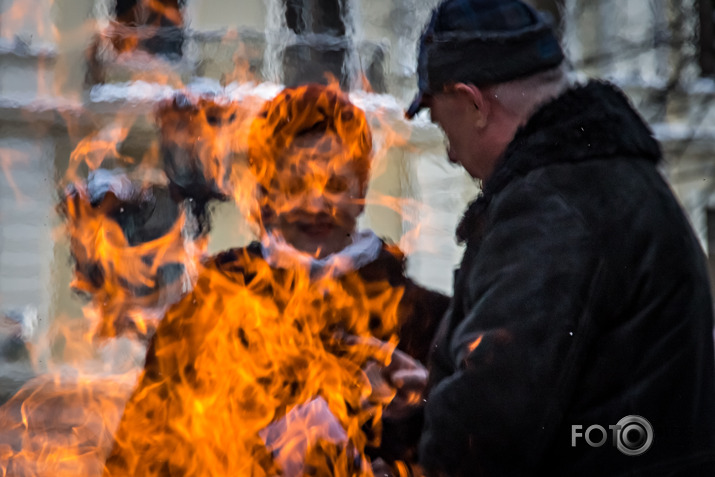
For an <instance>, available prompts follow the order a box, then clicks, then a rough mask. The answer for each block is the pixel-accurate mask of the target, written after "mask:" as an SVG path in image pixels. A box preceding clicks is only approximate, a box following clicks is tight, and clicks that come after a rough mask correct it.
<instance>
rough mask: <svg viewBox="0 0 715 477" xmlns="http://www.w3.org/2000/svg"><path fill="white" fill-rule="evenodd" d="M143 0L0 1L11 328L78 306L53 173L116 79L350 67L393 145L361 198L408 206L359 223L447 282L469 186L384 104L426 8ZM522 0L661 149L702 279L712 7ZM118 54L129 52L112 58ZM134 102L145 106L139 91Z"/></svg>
mask: <svg viewBox="0 0 715 477" xmlns="http://www.w3.org/2000/svg"><path fill="white" fill-rule="evenodd" d="M157 2H158V3H159V4H161V5H163V8H162V9H161V11H160V12H157V11H147V10H146V9H142V8H141V3H142V2H141V1H138V0H116V1H115V0H0V166H1V167H2V169H3V173H2V174H0V310H26V307H28V306H29V307H30V309H28V310H29V311H27V313H26V318H24V319H25V320H26V321H28V323H30V324H31V322H32V323H36V321H34V320H35V316H36V317H37V320H39V323H36V326H37V327H39V328H43V326H47V323H46V322H47V321H49V320H50V318H51V317H53V316H55V315H56V314H58V313H78V312H79V311H78V305H77V304H76V303H74V302H73V301H72V300H71V299H70V298H69V293H68V291H67V289H68V287H67V284H68V281H69V280H70V278H71V267H70V259H69V255H68V252H67V249H68V247H67V244H66V240H63V239H62V237H58V236H57V234H56V232H55V231H56V230H57V226H58V225H59V222H60V219H59V218H58V216H57V214H56V212H55V205H56V203H57V199H58V190H57V187H58V186H57V184H58V183H59V182H58V179H59V178H61V177H63V176H64V174H65V172H66V170H67V168H68V163H69V158H70V155H71V152H72V150H73V149H74V147H75V146H76V145H77V142H78V141H79V140H80V139H82V138H83V137H86V136H87V135H88V134H91V133H92V132H94V131H97V130H100V129H101V128H103V127H105V126H106V125H107V124H110V123H111V122H112V121H114V120H115V119H116V117H117V115H118V114H119V112H120V111H121V110H122V106H123V104H125V102H126V101H127V98H126V97H124V96H122V95H126V94H130V93H131V94H134V93H135V92H136V93H137V94H139V96H141V94H140V93H141V91H139V92H137V91H138V90H140V89H141V88H140V87H135V88H134V89H132V88H131V87H130V86H127V85H128V82H130V81H136V80H137V78H139V79H141V80H142V81H144V82H145V83H146V82H148V83H151V82H152V81H154V82H164V83H169V82H171V81H173V80H170V79H167V77H170V78H175V79H176V78H178V79H179V80H180V82H182V83H184V84H195V85H196V84H198V85H201V84H211V85H227V84H232V83H233V84H238V85H241V84H249V83H250V82H253V83H255V84H259V85H260V84H263V83H266V82H273V83H282V84H288V85H291V84H299V83H303V82H307V81H321V80H323V79H324V77H325V76H324V74H325V73H330V74H331V75H332V76H334V77H335V78H336V79H337V80H338V81H340V83H341V84H342V85H343V87H344V88H345V89H352V90H360V89H365V83H366V82H365V81H364V80H363V75H364V78H365V79H367V82H369V84H370V85H371V88H372V90H373V91H374V93H371V94H368V93H356V96H357V97H358V98H359V99H360V100H361V101H362V103H361V104H362V105H363V106H364V107H366V109H368V110H370V108H373V109H374V108H383V109H384V108H387V109H390V108H392V116H391V118H392V119H391V121H392V123H391V127H392V128H394V129H396V130H400V131H403V133H402V134H404V136H405V137H406V138H407V139H406V141H405V142H404V143H403V144H401V145H400V146H398V147H395V148H393V149H391V150H390V152H389V153H388V155H387V156H388V157H387V159H386V160H385V161H384V163H383V166H382V168H381V169H382V170H381V171H380V174H379V175H378V176H377V177H376V178H375V179H374V180H373V183H372V186H371V188H372V190H373V194H376V195H381V196H387V197H396V198H401V199H409V200H411V201H412V202H409V201H405V202H401V204H402V205H400V207H402V209H400V207H397V209H394V208H393V209H390V208H386V207H380V206H375V207H371V208H370V209H369V210H368V212H367V214H366V217H365V220H364V224H365V225H366V226H370V227H372V228H374V229H376V230H377V232H378V233H379V234H380V235H383V236H386V237H388V238H390V239H392V240H394V241H399V240H400V239H401V238H403V237H405V236H409V234H410V233H412V234H414V235H415V236H418V237H419V238H418V239H417V240H416V242H415V244H416V245H415V246H414V247H413V249H412V250H409V252H411V255H410V258H411V262H412V265H411V269H410V273H411V274H413V275H414V276H415V277H416V278H417V279H418V280H420V281H423V282H425V283H426V284H428V285H431V286H434V287H436V288H440V289H442V290H449V289H450V286H451V275H452V271H451V270H452V266H453V265H454V264H455V263H456V261H457V260H458V258H459V256H460V249H459V247H457V245H456V244H455V243H454V240H453V238H452V236H453V227H454V225H455V223H456V221H457V219H458V217H459V215H460V213H461V211H462V210H463V208H464V206H465V204H466V202H467V200H468V199H469V198H471V197H472V196H473V195H474V194H475V193H476V190H477V189H476V186H475V185H474V184H473V183H472V182H471V181H470V180H469V179H468V178H467V177H466V176H465V174H464V173H463V172H462V171H460V170H458V169H454V168H451V167H450V166H448V165H447V164H446V160H445V153H444V146H443V138H442V136H441V133H440V132H439V130H438V129H437V128H436V127H434V126H432V125H430V124H429V120H428V117H427V116H426V115H422V116H421V117H419V118H418V119H417V120H416V121H415V122H414V123H413V124H411V125H408V124H407V123H404V121H402V119H401V113H400V111H399V107H401V106H404V105H406V104H407V102H408V101H409V100H410V98H411V96H412V95H413V94H414V91H415V83H416V82H415V64H416V41H417V39H418V36H419V34H420V32H421V29H422V26H423V25H424V22H425V20H426V18H427V16H428V14H429V12H430V10H431V8H432V7H433V6H434V5H435V4H436V3H437V0H241V1H238V2H237V1H229V0H211V1H208V0H204V1H199V0H161V1H159V0H157ZM532 3H534V4H535V5H536V6H537V7H539V8H540V9H542V10H545V11H548V12H549V13H550V15H551V16H552V18H553V19H554V21H555V22H557V23H558V24H560V25H561V32H562V38H563V42H564V44H565V46H566V49H567V51H568V54H569V57H570V62H571V65H572V67H573V69H574V71H575V72H576V75H577V76H580V77H582V78H585V77H587V76H598V77H604V78H607V79H610V80H612V81H614V82H616V83H617V84H619V85H621V86H622V87H623V88H624V89H625V90H626V91H627V92H628V94H629V95H630V96H631V98H632V99H633V102H634V104H635V105H636V106H637V107H638V109H639V110H640V111H641V112H642V114H643V115H644V117H645V118H646V119H647V120H648V121H649V123H650V124H651V125H652V127H653V129H654V132H655V134H656V136H657V137H658V138H659V139H660V140H661V141H662V143H663V147H664V151H665V154H666V159H667V161H666V164H665V166H664V173H665V175H666V176H667V177H668V178H669V180H670V181H671V183H672V185H673V188H674V190H675V191H676V192H677V194H678V196H679V197H680V199H681V201H682V202H683V204H684V206H685V208H686V210H687V211H688V214H689V216H690V218H691V221H692V223H693V225H694V227H695V229H696V231H697V233H698V235H699V237H700V239H701V242H702V244H703V247H704V249H705V250H706V251H707V252H708V253H709V256H710V263H711V267H712V268H711V269H712V271H713V273H714V274H715V161H714V160H713V158H712V153H713V151H715V81H713V75H714V74H715V71H714V67H713V64H714V60H713V58H715V46H713V29H714V27H713V25H714V22H715V18H714V15H715V10H714V9H713V1H712V0H532ZM152 28H155V30H152ZM123 29H127V30H123ZM132 29H134V30H132ZM137 29H138V30H142V29H143V30H142V31H144V32H145V33H146V32H147V31H149V32H150V33H146V34H145V35H144V36H141V35H140V37H139V38H138V39H137V40H136V41H135V42H134V43H132V44H129V45H128V44H126V42H123V41H122V40H121V39H122V38H123V36H122V32H123V31H124V32H126V31H135V30H137ZM100 31H101V32H103V34H102V35H98V32H100ZM129 50H131V51H135V52H137V51H139V52H141V54H125V55H123V56H122V52H123V51H129ZM161 72H164V73H166V75H164V77H161V75H159V73H161ZM112 85H114V86H118V87H119V86H121V87H122V88H124V89H122V88H119V89H117V88H115V89H111V88H107V86H112ZM152 91H153V90H152ZM137 103H138V104H139V106H137V107H139V109H141V107H145V108H146V107H147V104H146V103H149V106H150V105H151V104H150V103H151V98H149V99H147V98H146V97H144V99H142V100H139V101H138V102H137ZM142 105H143V106H142ZM405 131H406V132H405ZM155 135H156V128H155V126H154V125H153V124H152V123H151V121H146V120H145V121H143V122H141V121H140V122H138V123H137V125H136V127H134V128H133V130H132V132H131V133H130V135H129V136H128V137H127V138H126V140H125V141H123V143H122V144H121V148H122V152H123V153H125V154H128V155H130V156H133V157H137V158H140V157H142V155H143V154H145V153H146V150H147V147H148V144H149V143H150V142H151V141H152V140H153V139H154V137H155ZM410 203H412V204H413V207H412V209H411V210H408V207H407V206H405V205H404V204H410ZM417 209H419V210H418V211H417V212H415V211H416V210H417ZM408 216H409V217H408ZM240 220H241V217H240V216H239V215H238V214H237V212H236V211H235V210H234V209H231V208H230V207H227V206H221V207H219V208H218V210H217V212H216V213H215V216H214V223H215V225H216V226H215V230H214V232H213V236H212V242H213V245H212V250H216V249H220V248H224V247H227V246H233V245H241V244H242V243H245V241H247V240H250V237H248V236H246V235H245V234H244V233H243V232H241V233H237V232H236V230H237V228H236V227H234V226H232V224H233V223H235V222H236V221H240ZM22 313H25V312H24V311H23V312H22ZM28 323H26V324H25V326H26V327H28V326H30V324H28ZM43 323H44V324H43Z"/></svg>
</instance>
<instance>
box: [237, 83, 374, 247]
mask: <svg viewBox="0 0 715 477" xmlns="http://www.w3.org/2000/svg"><path fill="white" fill-rule="evenodd" d="M371 152H372V136H371V134H370V128H369V126H368V124H367V119H366V117H365V113H364V112H363V111H362V110H361V109H360V108H358V107H356V106H355V105H353V104H352V103H351V102H350V100H349V99H348V97H347V95H345V94H344V93H342V92H341V91H340V89H339V87H338V86H337V85H331V86H323V85H318V84H310V85H304V86H300V87H297V88H286V89H284V90H283V91H282V92H281V93H279V94H278V95H277V96H276V97H275V98H274V99H273V100H271V101H269V102H267V103H266V105H265V106H264V107H263V109H262V111H261V112H260V113H259V114H258V116H257V117H256V118H255V120H254V121H253V123H252V125H251V130H250V133H249V138H248V153H249V154H248V155H249V160H250V164H251V170H252V172H253V174H254V175H255V177H256V179H257V181H258V183H259V184H260V186H259V202H260V209H261V222H262V224H263V227H264V229H265V231H267V232H270V233H274V234H277V235H280V236H281V237H282V238H283V239H285V241H286V242H288V243H289V244H290V245H292V246H293V247H294V248H296V249H297V250H300V251H302V252H306V253H308V254H311V255H313V256H314V257H316V258H324V257H326V256H327V255H330V254H332V253H336V252H339V251H340V250H342V249H343V248H345V247H346V246H348V245H349V244H350V243H351V242H352V236H353V233H354V231H355V225H356V221H357V217H358V216H359V215H360V213H361V212H362V210H363V205H364V198H365V192H366V188H367V182H368V175H369V169H370V155H371Z"/></svg>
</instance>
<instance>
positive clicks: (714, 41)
mask: <svg viewBox="0 0 715 477" xmlns="http://www.w3.org/2000/svg"><path fill="white" fill-rule="evenodd" d="M698 4H699V6H700V71H701V72H702V74H703V76H713V75H715V1H713V0H699V2H698Z"/></svg>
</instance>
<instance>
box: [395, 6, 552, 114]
mask: <svg viewBox="0 0 715 477" xmlns="http://www.w3.org/2000/svg"><path fill="white" fill-rule="evenodd" d="M563 59H564V53H563V51H562V49H561V45H560V44H559V41H558V39H557V37H556V34H555V32H554V30H553V28H552V27H551V25H550V24H549V22H547V21H546V19H545V17H544V16H542V14H541V13H539V12H538V11H537V10H535V9H534V8H533V7H531V6H530V5H528V4H526V3H524V2H523V1H521V0H445V1H443V2H442V3H440V4H439V5H438V6H437V8H435V9H434V10H433V12H432V16H431V17H430V20H429V22H428V23H427V25H426V27H425V30H424V32H423V33H422V37H421V38H420V43H419V50H418V57H417V87H418V92H417V95H416V96H415V98H414V100H413V101H412V103H411V104H410V106H409V108H408V109H407V111H406V113H405V115H406V116H407V117H408V118H412V117H413V116H414V115H415V114H417V112H418V111H419V110H420V109H422V108H423V107H424V106H425V104H424V102H425V95H427V94H430V93H432V92H437V91H441V90H442V89H443V88H444V86H446V85H447V84H450V83H458V82H461V83H472V84H475V85H477V86H481V85H488V84H498V83H503V82H505V81H511V80H515V79H518V78H521V77H524V76H529V75H531V74H534V73H538V72H540V71H544V70H547V69H550V68H554V67H556V66H558V65H559V64H561V62H562V61H563Z"/></svg>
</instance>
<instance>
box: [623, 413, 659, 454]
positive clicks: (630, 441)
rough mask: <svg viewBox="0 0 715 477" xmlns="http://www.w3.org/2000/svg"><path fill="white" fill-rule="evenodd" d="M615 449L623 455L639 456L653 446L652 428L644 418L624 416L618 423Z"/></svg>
mask: <svg viewBox="0 0 715 477" xmlns="http://www.w3.org/2000/svg"><path fill="white" fill-rule="evenodd" d="M617 426H618V427H617V428H616V429H617V430H616V447H618V450H619V451H621V452H622V453H623V454H625V455H641V454H642V453H644V452H645V451H647V450H648V449H650V446H651V444H653V426H651V425H650V422H648V420H647V419H646V418H644V417H641V416H626V417H624V418H623V419H621V420H620V421H618V424H617Z"/></svg>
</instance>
